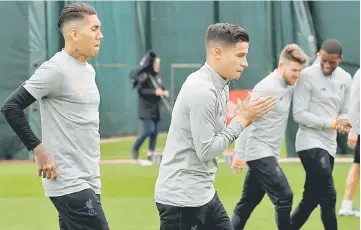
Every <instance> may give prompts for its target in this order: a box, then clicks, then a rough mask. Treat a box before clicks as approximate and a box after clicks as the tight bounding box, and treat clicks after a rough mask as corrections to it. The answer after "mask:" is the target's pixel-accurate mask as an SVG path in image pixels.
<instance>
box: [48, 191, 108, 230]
mask: <svg viewBox="0 0 361 230" xmlns="http://www.w3.org/2000/svg"><path fill="white" fill-rule="evenodd" d="M50 200H51V202H53V204H54V206H55V208H56V209H57V210H58V213H59V227H60V230H82V229H87V230H109V226H108V222H107V220H106V218H105V215H104V212H103V208H102V206H101V203H100V196H99V195H97V194H95V193H94V190H92V189H86V190H83V191H80V192H76V193H72V194H68V195H64V196H59V197H50Z"/></svg>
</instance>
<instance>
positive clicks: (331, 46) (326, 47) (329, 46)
mask: <svg viewBox="0 0 361 230" xmlns="http://www.w3.org/2000/svg"><path fill="white" fill-rule="evenodd" d="M321 50H323V51H325V52H326V53H328V54H338V55H339V56H342V43H341V42H340V41H338V40H336V39H328V40H326V41H324V42H323V44H322V46H321Z"/></svg>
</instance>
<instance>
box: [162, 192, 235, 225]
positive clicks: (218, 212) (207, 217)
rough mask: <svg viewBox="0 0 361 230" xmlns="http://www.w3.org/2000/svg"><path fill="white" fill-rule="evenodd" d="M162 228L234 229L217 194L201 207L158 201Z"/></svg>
mask: <svg viewBox="0 0 361 230" xmlns="http://www.w3.org/2000/svg"><path fill="white" fill-rule="evenodd" d="M156 205H157V208H158V212H159V217H160V230H233V228H232V225H231V222H230V219H229V217H228V215H227V212H226V210H225V209H224V207H223V204H222V202H221V201H220V200H219V197H218V195H217V194H216V195H215V196H214V197H213V199H212V200H211V201H210V202H208V203H207V204H205V205H203V206H201V207H175V206H169V205H164V204H159V203H157V204H156Z"/></svg>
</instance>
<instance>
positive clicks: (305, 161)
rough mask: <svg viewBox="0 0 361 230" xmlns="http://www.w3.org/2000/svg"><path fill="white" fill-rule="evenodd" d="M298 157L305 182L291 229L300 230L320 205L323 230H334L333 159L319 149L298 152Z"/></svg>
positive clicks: (293, 215)
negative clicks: (304, 173)
mask: <svg viewBox="0 0 361 230" xmlns="http://www.w3.org/2000/svg"><path fill="white" fill-rule="evenodd" d="M298 155H299V157H300V159H301V162H302V165H303V168H304V169H305V172H306V181H305V185H304V191H303V196H302V199H301V201H300V203H299V205H298V207H297V208H296V209H295V210H294V212H293V214H292V216H291V220H292V226H293V229H295V230H298V229H301V227H302V226H303V225H304V223H305V222H306V221H307V219H308V218H309V216H310V215H311V213H312V211H313V210H314V209H315V208H316V207H317V205H320V207H321V219H322V222H323V226H324V228H325V230H336V229H337V219H336V212H335V206H336V190H335V186H334V182H333V177H332V171H333V166H334V158H333V157H332V156H331V155H330V154H329V153H328V152H327V151H326V150H323V149H320V148H314V149H309V150H305V151H300V152H298Z"/></svg>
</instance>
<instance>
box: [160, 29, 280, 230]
mask: <svg viewBox="0 0 361 230" xmlns="http://www.w3.org/2000/svg"><path fill="white" fill-rule="evenodd" d="M248 42H249V37H248V33H247V31H245V30H244V29H243V28H241V27H240V26H239V25H233V24H228V23H218V24H214V25H210V26H209V27H208V31H207V34H206V39H205V46H206V63H205V64H204V65H203V66H202V67H201V68H200V69H199V70H197V71H195V72H194V73H192V74H190V75H189V76H188V78H187V79H186V81H185V82H184V84H183V86H182V88H181V90H180V92H179V95H178V97H177V100H176V102H175V105H174V107H173V114H172V120H171V124H170V128H169V132H168V137H167V141H166V144H165V148H164V152H163V159H162V161H161V165H160V168H159V175H158V178H157V182H156V185H155V201H156V206H157V208H158V211H159V216H160V229H162V230H181V229H188V230H189V229H207V230H231V229H232V225H231V223H230V219H229V217H228V215H227V213H226V211H225V209H224V207H223V205H222V203H221V201H220V199H219V198H218V196H217V194H216V191H215V188H214V185H213V182H214V179H215V175H216V171H217V165H218V164H217V160H218V155H219V154H221V153H222V152H223V150H224V149H226V148H227V147H228V146H229V145H230V144H231V143H232V142H233V141H234V140H235V139H236V138H237V137H238V136H239V135H240V133H241V132H242V130H243V129H244V128H245V127H247V126H248V125H249V124H250V123H251V122H253V121H254V120H256V119H259V117H261V116H262V115H263V114H265V113H267V112H268V111H270V110H272V109H273V107H274V104H275V98H274V97H272V96H268V97H263V98H259V99H257V100H254V101H253V102H250V101H249V99H250V96H248V98H247V99H246V100H245V101H244V102H240V101H238V103H237V109H236V114H235V117H234V118H233V119H232V120H231V122H230V123H229V124H228V126H225V123H226V111H227V101H228V93H229V88H228V84H229V82H230V81H231V80H237V79H238V78H239V77H240V75H241V74H242V72H243V70H244V69H245V68H246V67H247V66H248V63H247V59H246V57H247V54H248Z"/></svg>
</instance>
